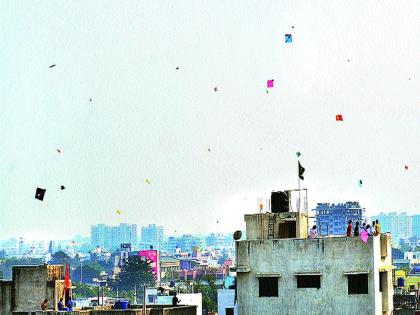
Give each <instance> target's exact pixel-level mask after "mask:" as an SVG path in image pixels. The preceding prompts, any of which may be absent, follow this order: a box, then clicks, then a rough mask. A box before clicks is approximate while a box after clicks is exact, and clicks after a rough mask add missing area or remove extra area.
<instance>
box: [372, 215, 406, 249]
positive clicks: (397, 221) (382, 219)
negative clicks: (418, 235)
mask: <svg viewBox="0 0 420 315" xmlns="http://www.w3.org/2000/svg"><path fill="white" fill-rule="evenodd" d="M372 220H378V221H379V223H380V225H381V232H389V233H391V235H392V240H393V242H394V243H395V244H398V243H399V241H400V239H401V238H408V237H411V236H412V233H413V224H412V217H411V216H408V215H407V213H405V212H401V213H397V212H391V213H386V214H385V213H382V212H381V213H380V214H379V215H376V216H373V217H372Z"/></svg>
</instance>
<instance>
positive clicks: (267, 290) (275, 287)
mask: <svg viewBox="0 0 420 315" xmlns="http://www.w3.org/2000/svg"><path fill="white" fill-rule="evenodd" d="M258 281H259V288H260V297H264V296H279V278H278V277H260V278H258Z"/></svg>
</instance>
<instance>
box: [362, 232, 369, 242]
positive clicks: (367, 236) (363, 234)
mask: <svg viewBox="0 0 420 315" xmlns="http://www.w3.org/2000/svg"><path fill="white" fill-rule="evenodd" d="M360 239H361V240H362V242H363V243H365V244H367V242H368V239H369V234H368V232H366V231H365V230H362V233H360Z"/></svg>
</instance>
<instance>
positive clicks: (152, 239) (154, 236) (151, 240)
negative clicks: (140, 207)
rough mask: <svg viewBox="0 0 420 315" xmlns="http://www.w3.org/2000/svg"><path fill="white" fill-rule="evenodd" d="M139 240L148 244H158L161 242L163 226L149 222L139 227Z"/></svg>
mask: <svg viewBox="0 0 420 315" xmlns="http://www.w3.org/2000/svg"><path fill="white" fill-rule="evenodd" d="M141 241H142V243H147V244H150V245H155V244H156V245H158V244H160V243H162V242H163V226H157V225H155V224H149V225H148V226H142V227H141Z"/></svg>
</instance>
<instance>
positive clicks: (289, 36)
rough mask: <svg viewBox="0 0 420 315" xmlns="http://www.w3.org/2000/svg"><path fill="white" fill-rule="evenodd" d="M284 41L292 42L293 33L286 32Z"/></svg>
mask: <svg viewBox="0 0 420 315" xmlns="http://www.w3.org/2000/svg"><path fill="white" fill-rule="evenodd" d="M284 42H285V43H291V42H292V34H284Z"/></svg>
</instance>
